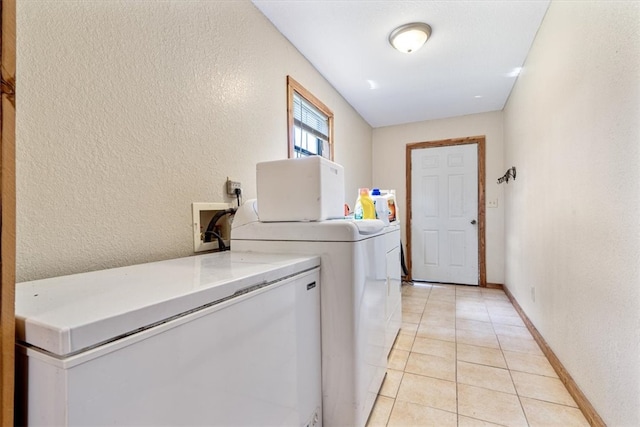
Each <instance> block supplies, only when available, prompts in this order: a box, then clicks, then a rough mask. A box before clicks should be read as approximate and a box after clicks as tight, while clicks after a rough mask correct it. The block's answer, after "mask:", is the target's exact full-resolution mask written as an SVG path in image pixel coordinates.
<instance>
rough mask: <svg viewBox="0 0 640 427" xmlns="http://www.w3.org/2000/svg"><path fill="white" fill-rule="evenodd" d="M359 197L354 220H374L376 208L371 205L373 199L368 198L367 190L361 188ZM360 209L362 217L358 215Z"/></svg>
mask: <svg viewBox="0 0 640 427" xmlns="http://www.w3.org/2000/svg"><path fill="white" fill-rule="evenodd" d="M359 192H360V195H359V196H358V201H357V202H356V215H355V218H356V219H376V208H375V206H374V204H373V199H371V196H369V189H368V188H361V189H360V190H359ZM360 209H362V216H360V215H359V210H360Z"/></svg>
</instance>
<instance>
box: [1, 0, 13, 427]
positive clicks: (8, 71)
mask: <svg viewBox="0 0 640 427" xmlns="http://www.w3.org/2000/svg"><path fill="white" fill-rule="evenodd" d="M0 34H1V36H0V74H1V76H2V79H1V82H0V93H1V97H0V166H1V169H0V216H1V220H0V242H1V243H0V245H1V251H0V252H1V254H0V281H1V285H2V286H1V289H0V328H1V333H0V405H1V412H0V425H3V426H11V425H13V418H14V416H13V415H14V414H13V408H14V406H13V405H14V383H15V377H14V375H15V374H14V372H15V368H14V362H15V282H16V281H15V277H16V276H15V271H16V174H15V75H16V1H15V0H2V3H1V4H0Z"/></svg>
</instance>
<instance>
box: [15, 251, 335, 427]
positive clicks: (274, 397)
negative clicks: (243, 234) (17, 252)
mask: <svg viewBox="0 0 640 427" xmlns="http://www.w3.org/2000/svg"><path fill="white" fill-rule="evenodd" d="M216 256H217V258H216ZM267 258H268V256H264V255H263V256H262V257H261V256H259V255H253V256H252V255H251V254H246V255H245V256H239V254H229V253H226V254H215V256H214V255H205V256H201V257H190V258H188V259H186V258H185V259H182V261H181V262H175V261H176V260H172V261H166V262H161V263H152V264H148V265H145V266H134V268H131V267H129V268H128V270H127V269H125V271H128V273H129V274H126V273H123V274H124V276H128V275H133V276H136V271H137V272H138V273H139V274H138V275H137V278H138V279H140V277H141V276H144V277H146V278H147V282H146V283H144V284H140V286H138V287H143V288H144V287H145V286H146V285H147V284H151V285H153V282H154V281H155V282H156V283H157V285H158V288H159V289H160V288H162V287H163V286H165V287H170V286H169V283H170V281H172V280H173V281H176V280H177V278H176V277H175V276H174V277H173V278H172V279H171V280H165V279H162V278H161V277H160V276H162V275H164V271H163V270H164V269H163V268H162V267H163V266H164V265H165V264H166V263H168V264H169V265H170V266H171V267H172V271H175V272H177V273H176V275H177V276H182V277H183V278H190V279H192V278H195V277H199V278H201V279H203V281H204V282H205V283H212V279H213V278H215V277H216V276H227V277H228V276H229V275H231V276H235V280H226V281H221V282H220V281H218V282H216V281H215V280H213V282H214V283H217V284H215V285H214V286H216V287H218V288H226V291H224V289H223V291H224V292H221V293H219V296H222V295H225V294H226V295H227V296H222V297H221V298H220V299H218V300H215V301H202V302H203V304H201V306H199V307H196V308H194V309H192V310H190V311H188V312H185V313H180V314H178V315H175V316H172V317H171V318H168V319H166V321H164V322H158V323H157V324H155V325H154V326H152V327H149V328H141V329H143V330H142V331H139V332H137V331H131V333H129V334H127V335H126V336H123V337H120V338H119V339H114V340H113V341H108V342H104V343H100V344H98V345H96V346H93V347H90V348H88V349H83V350H80V351H75V352H73V353H70V354H68V355H56V354H54V353H52V352H50V351H46V350H43V349H42V348H38V347H34V346H33V345H32V344H30V343H29V342H23V343H22V344H20V345H18V351H17V355H16V356H17V357H16V358H17V373H18V375H17V385H18V392H17V403H18V420H19V421H23V422H24V423H25V424H28V425H32V426H37V425H57V426H88V425H171V426H179V425H182V426H187V425H189V426H190V425H212V426H214V425H215V426H232V425H233V426H237V425H244V426H256V425H282V426H288V425H296V426H301V425H302V426H313V425H318V426H319V425H322V419H321V387H320V381H321V377H320V375H321V374H320V320H319V315H320V305H319V303H320V301H319V298H320V295H319V293H320V282H319V272H318V268H317V264H318V262H317V261H316V262H314V263H309V262H308V261H309V259H307V260H304V259H303V258H302V257H298V258H297V260H293V259H291V260H290V261H291V262H286V257H282V259H280V260H278V259H276V258H271V259H269V260H268V259H267ZM289 258H292V257H289ZM211 260H213V262H208V261H211ZM261 260H262V262H261ZM194 261H195V262H194ZM198 261H200V262H198ZM293 261H297V262H293ZM300 261H303V262H300ZM313 264H315V265H313ZM154 265H155V267H157V268H153V267H154ZM180 266H182V268H180ZM192 266H195V267H197V268H192ZM224 266H226V268H225V267H224ZM137 267H140V268H137ZM301 268H302V270H300V269H301ZM216 270H217V271H218V273H216ZM275 270H279V271H280V274H284V275H283V276H279V275H278V274H276V275H275V276H274V274H273V272H274V271H275ZM143 271H144V273H143ZM180 271H181V273H180ZM285 272H286V273H285ZM101 273H102V274H101ZM105 275H107V276H111V277H113V276H114V273H113V271H111V274H109V272H108V271H107V272H94V273H86V274H85V275H84V278H85V279H91V277H94V278H95V281H94V282H93V283H103V284H105V286H106V285H107V283H108V281H103V280H101V278H102V277H104V276H105ZM116 276H118V275H117V274H116ZM73 277H74V276H68V278H67V279H66V280H65V278H58V279H57V282H56V283H49V285H53V286H47V283H46V280H45V281H37V283H36V282H30V283H24V284H18V289H19V291H20V292H19V293H20V295H19V297H18V299H17V300H18V302H19V306H18V309H17V313H18V314H19V316H20V318H19V323H20V325H21V334H22V335H21V334H19V337H18V338H19V339H24V337H25V336H26V335H25V331H26V332H28V331H35V330H37V329H38V328H41V327H42V324H43V322H45V323H44V324H46V322H47V320H46V319H49V320H48V323H49V326H48V328H49V329H52V330H54V329H55V330H60V331H62V330H63V329H64V327H61V321H60V319H63V318H64V319H67V320H69V317H68V315H66V314H64V313H63V312H67V313H68V312H73V311H82V306H81V305H82V303H83V300H86V299H92V297H91V295H90V293H91V291H92V290H93V291H94V292H96V293H98V294H100V291H102V290H104V289H102V287H101V286H100V287H99V288H98V289H96V288H95V287H92V282H90V281H89V282H86V283H85V289H76V288H75V287H73V286H72V287H71V288H70V289H67V291H66V292H63V293H60V292H58V293H56V291H55V288H56V287H57V288H62V287H65V284H66V283H69V282H73ZM121 277H122V276H121ZM266 277H269V278H270V280H265V278H266ZM163 281H164V282H165V283H164V285H163V284H162V283H161V282H163ZM43 282H44V283H43ZM177 282H180V281H179V280H177ZM238 283H240V286H238ZM56 284H57V285H58V286H56ZM22 285H24V286H22ZM203 285H204V283H202V281H199V280H196V281H195V282H194V281H187V283H176V284H175V286H174V295H173V299H174V302H177V301H180V300H184V299H185V298H184V297H187V296H188V294H190V293H196V294H203V293H207V292H205V291H207V290H209V289H207V287H206V286H205V287H203ZM113 287H115V288H116V289H118V290H120V291H123V290H125V289H126V288H130V289H131V291H130V293H131V294H135V293H136V291H135V288H136V286H135V283H131V282H130V283H113ZM48 288H52V289H48ZM92 288H93V289H92ZM71 289H75V291H74V290H71ZM188 289H190V291H189V290H188ZM160 292H162V291H160ZM65 294H66V297H65V296H64V295H65ZM74 294H75V295H76V297H77V298H76V300H75V302H74V300H73V295H74ZM167 295H169V293H167V294H166V295H165V297H164V298H163V299H162V301H165V300H166V301H170V300H171V299H172V298H170V297H168V296H167ZM56 298H58V299H60V301H58V305H59V306H60V308H58V309H57V311H59V312H60V315H59V316H58V315H56V313H55V311H56V309H52V310H51V311H48V310H47V309H46V307H42V306H41V307H40V309H39V310H37V309H35V308H33V306H34V305H36V304H30V303H29V300H37V301H40V300H47V301H49V302H46V303H44V304H45V305H46V304H49V303H51V307H55V306H56V303H55V301H52V299H54V300H55V299H56ZM65 299H66V308H65V302H64V300H65ZM122 299H123V300H126V301H128V302H130V300H131V298H128V297H127V294H126V291H125V292H124V293H123V295H122ZM133 299H137V297H134V298H133ZM149 299H152V298H149ZM139 301H142V300H139ZM159 302H160V301H158V303H156V304H155V306H156V307H160V308H157V310H152V311H159V313H167V312H168V311H170V310H168V308H169V307H171V306H172V305H173V304H171V303H168V304H160V303H159ZM104 303H105V304H109V303H111V301H109V300H105V301H104ZM74 304H78V305H79V306H77V307H75V309H74V308H73V306H74ZM123 305H127V303H126V302H125V303H123ZM140 308H142V305H140ZM112 310H117V308H115V307H113V308H112ZM143 311H144V310H143ZM26 312H29V313H30V314H29V316H25V315H24V313H26ZM88 316H89V317H90V315H88V314H87V315H85V319H86V318H87V317H88ZM71 317H75V318H76V319H77V318H78V316H77V315H72V316H71ZM54 319H58V321H54ZM93 320H96V319H93ZM102 320H103V321H105V322H106V323H113V322H112V321H111V320H110V319H108V318H107V317H104V318H103V319H102ZM38 323H40V324H38ZM94 323H95V322H94ZM97 323H100V321H99V320H98V321H97ZM71 329H73V327H71ZM27 335H28V334H27ZM39 336H40V335H34V337H39ZM61 336H64V335H61ZM70 336H71V337H73V334H71V335H70ZM54 347H57V344H56V345H54Z"/></svg>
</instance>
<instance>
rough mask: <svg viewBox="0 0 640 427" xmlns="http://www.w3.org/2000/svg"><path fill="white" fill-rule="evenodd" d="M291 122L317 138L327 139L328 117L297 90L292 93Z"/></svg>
mask: <svg viewBox="0 0 640 427" xmlns="http://www.w3.org/2000/svg"><path fill="white" fill-rule="evenodd" d="M293 123H294V126H297V127H299V128H301V129H302V130H304V131H305V132H308V133H310V134H312V135H314V136H315V137H317V138H320V139H322V140H324V141H328V140H329V122H328V117H327V116H326V115H324V114H323V113H322V112H321V111H320V110H318V109H317V108H316V107H314V106H313V105H312V104H310V103H309V102H307V101H306V100H305V99H304V98H302V97H301V96H300V95H298V93H297V92H294V93H293Z"/></svg>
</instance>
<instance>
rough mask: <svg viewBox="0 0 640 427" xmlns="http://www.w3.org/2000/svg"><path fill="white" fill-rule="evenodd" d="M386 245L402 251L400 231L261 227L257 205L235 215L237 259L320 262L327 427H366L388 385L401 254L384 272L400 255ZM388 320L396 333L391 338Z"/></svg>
mask: <svg viewBox="0 0 640 427" xmlns="http://www.w3.org/2000/svg"><path fill="white" fill-rule="evenodd" d="M389 239H391V240H396V239H397V241H398V242H397V243H398V245H399V240H400V232H399V227H394V226H392V227H385V226H384V223H383V222H382V221H379V220H364V221H353V220H348V219H342V220H340V219H337V220H327V221H317V222H260V221H259V216H258V206H257V202H256V201H255V200H250V201H247V202H246V203H245V204H244V205H243V206H242V207H241V208H240V209H238V211H237V212H236V215H235V218H234V220H233V226H232V231H231V250H232V252H234V251H235V252H266V253H296V254H313V255H318V256H320V258H321V263H320V301H321V302H320V312H321V336H322V401H323V410H322V413H323V421H324V425H325V426H347V425H348V426H364V425H365V424H366V422H367V419H368V417H369V414H370V412H371V409H372V407H373V404H374V402H375V399H376V396H377V393H378V391H379V389H380V386H381V384H382V380H383V379H384V375H385V372H386V367H387V355H388V350H389V347H390V344H389V343H390V341H391V342H392V341H393V339H395V335H396V334H397V332H398V329H399V326H400V325H399V321H397V320H398V313H399V312H398V313H396V314H395V315H394V316H390V315H389V309H390V307H391V308H393V309H394V310H395V309H398V310H399V308H398V302H399V298H400V278H399V265H400V264H399V263H400V260H399V255H398V260H397V263H398V267H397V268H395V267H394V266H391V267H389V266H388V265H387V263H388V261H389V260H391V262H394V260H395V258H394V257H393V256H391V257H389V256H388V253H393V254H395V253H398V254H399V252H398V251H396V250H393V251H391V252H390V251H389V250H388V248H389ZM396 248H397V246H396ZM390 274H392V275H394V279H393V280H389V275H390ZM395 275H397V276H398V277H397V278H395ZM390 286H394V290H393V291H392V292H390V289H389V287H390ZM390 295H391V299H390ZM390 319H393V320H394V321H393V322H392V323H393V327H394V329H395V332H392V331H390V322H389V321H390Z"/></svg>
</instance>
